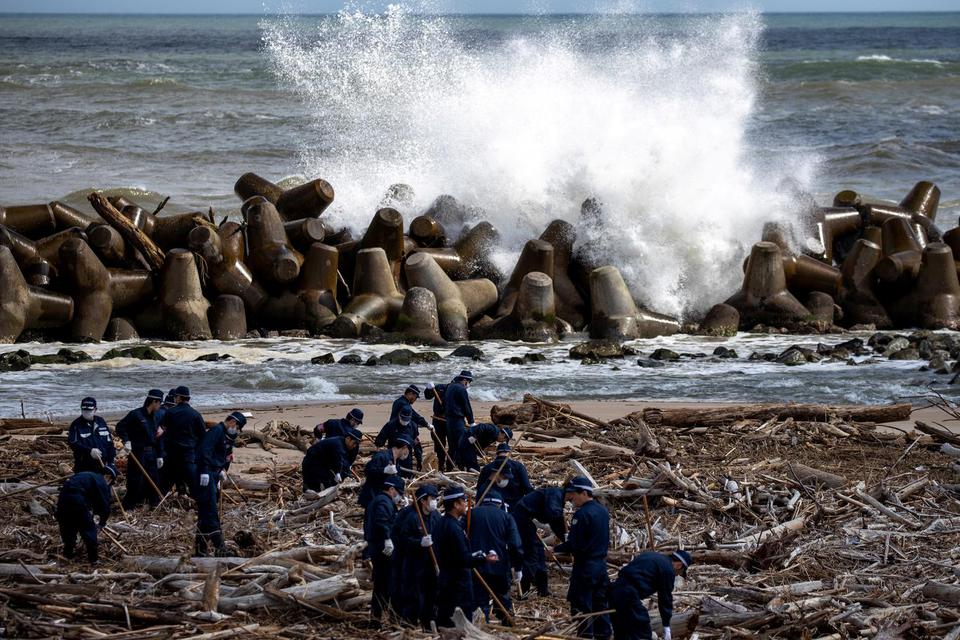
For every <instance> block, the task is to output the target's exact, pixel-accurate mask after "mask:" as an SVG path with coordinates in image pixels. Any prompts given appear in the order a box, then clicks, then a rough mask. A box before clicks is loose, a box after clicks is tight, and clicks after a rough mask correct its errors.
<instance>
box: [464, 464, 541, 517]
mask: <svg viewBox="0 0 960 640" xmlns="http://www.w3.org/2000/svg"><path fill="white" fill-rule="evenodd" d="M501 464H503V458H502V457H501V458H494V460H493V461H492V462H491V463H490V464H488V465H486V466H484V467H483V468H482V469H480V477H479V478H478V479H477V492H478V494H481V495H482V494H483V492H484V491H486V489H487V485H488V484H489V483H490V481H491V480H492V479H493V476H494V475H496V473H497V471H498V470H499V469H500V465H501ZM507 470H509V472H510V473H509V475H511V476H512V477H511V478H509V479H508V480H507V486H505V487H501V486H497V491H499V492H500V495H501V496H502V497H503V501H504V502H505V503H507V506H508V507H510V509H513V508H514V507H516V506H517V503H518V502H520V498H522V497H523V496H525V495H527V494H528V493H530V492H531V491H533V485H532V484H530V476H529V474H528V473H527V468H526V467H525V466H524V464H523V463H522V462H520V461H519V460H513V459H508V460H507V463H506V464H505V465H504V466H503V473H504V474H507ZM497 479H498V480H504V478H503V477H502V476H499V477H498V478H497Z"/></svg>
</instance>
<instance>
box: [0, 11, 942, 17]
mask: <svg viewBox="0 0 960 640" xmlns="http://www.w3.org/2000/svg"><path fill="white" fill-rule="evenodd" d="M338 13H339V11H322V12H299V13H281V12H276V11H263V12H260V13H250V12H241V13H231V12H227V11H220V12H209V11H203V12H192V13H184V12H182V11H176V12H156V11H149V12H148V11H144V12H130V11H0V16H144V17H149V16H166V17H170V16H193V17H195V16H210V17H213V16H230V17H238V18H239V17H261V16H272V15H287V16H335V15H337V14H338ZM736 13H751V12H750V11H635V12H624V13H616V12H613V13H602V12H597V11H582V12H577V11H573V12H571V11H563V12H558V13H532V12H526V13H510V12H494V13H479V12H478V13H473V12H468V13H421V12H411V13H410V15H417V16H429V17H464V16H471V17H477V18H484V17H497V18H501V17H508V18H509V17H517V18H519V17H543V16H554V17H563V16H593V15H595V16H617V15H624V16H644V15H661V16H687V15H725V14H736ZM759 13H760V15H798V16H815V15H864V14H872V15H903V14H911V13H924V14H960V10H953V11H948V10H943V9H913V10H906V9H904V10H886V11H868V10H843V11H841V10H837V11H760V12H759Z"/></svg>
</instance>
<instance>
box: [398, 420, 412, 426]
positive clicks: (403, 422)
mask: <svg viewBox="0 0 960 640" xmlns="http://www.w3.org/2000/svg"><path fill="white" fill-rule="evenodd" d="M400 424H402V425H403V426H407V425H408V424H410V420H409V419H404V418H400Z"/></svg>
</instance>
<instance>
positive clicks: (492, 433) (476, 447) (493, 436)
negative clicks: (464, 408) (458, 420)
mask: <svg viewBox="0 0 960 640" xmlns="http://www.w3.org/2000/svg"><path fill="white" fill-rule="evenodd" d="M498 435H500V429H499V428H497V425H495V424H490V423H489V422H481V423H480V424H477V425H474V426H472V427H468V428H467V429H465V430H464V432H463V435H461V436H460V454H459V455H460V468H461V469H471V470H473V471H479V470H480V462H479V461H478V459H477V456H479V455H480V451H482V450H483V449H486V448H487V447H489V446H490V445H491V444H493V443H494V442H496V441H497V436H498ZM470 438H476V439H477V441H476V442H470Z"/></svg>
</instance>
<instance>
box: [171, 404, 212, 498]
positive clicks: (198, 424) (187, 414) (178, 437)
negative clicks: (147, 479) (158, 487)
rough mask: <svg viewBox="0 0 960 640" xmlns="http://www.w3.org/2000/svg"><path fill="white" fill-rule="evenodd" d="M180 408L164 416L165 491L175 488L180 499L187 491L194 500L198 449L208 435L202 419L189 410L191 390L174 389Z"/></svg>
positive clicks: (192, 410) (175, 408)
mask: <svg viewBox="0 0 960 640" xmlns="http://www.w3.org/2000/svg"><path fill="white" fill-rule="evenodd" d="M174 394H175V396H176V399H177V404H176V406H175V407H173V408H172V409H170V410H168V411H167V412H166V413H165V414H164V416H163V422H161V424H160V426H161V428H162V429H163V435H162V436H161V438H162V439H163V444H162V445H161V446H162V447H163V451H164V468H163V472H162V473H161V478H160V479H161V480H162V481H163V487H162V488H163V490H164V491H165V492H166V491H169V490H170V488H171V487H174V486H176V488H177V492H178V493H180V494H181V495H184V494H186V493H187V492H188V491H189V492H190V495H191V496H192V495H193V493H194V490H195V488H196V487H195V486H194V483H195V482H196V480H197V477H198V476H199V474H198V473H197V454H196V452H197V447H198V446H199V444H200V440H202V439H203V436H204V433H206V431H207V424H206V422H204V420H203V416H201V415H200V413H199V412H198V411H197V410H196V409H194V408H193V407H192V406H190V389H189V388H188V387H184V386H180V387H177V388H176V389H174Z"/></svg>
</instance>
